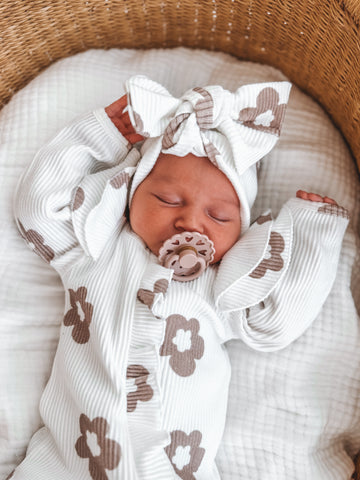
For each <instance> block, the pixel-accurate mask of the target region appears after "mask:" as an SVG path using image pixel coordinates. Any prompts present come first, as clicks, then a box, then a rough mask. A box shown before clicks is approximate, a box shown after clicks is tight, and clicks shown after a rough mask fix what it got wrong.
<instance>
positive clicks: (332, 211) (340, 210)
mask: <svg viewBox="0 0 360 480" xmlns="http://www.w3.org/2000/svg"><path fill="white" fill-rule="evenodd" d="M318 212H319V213H325V214H327V215H335V216H337V217H342V218H347V219H348V218H349V217H350V215H349V211H348V210H347V209H346V208H344V207H340V205H330V204H327V205H323V206H322V207H319V208H318Z"/></svg>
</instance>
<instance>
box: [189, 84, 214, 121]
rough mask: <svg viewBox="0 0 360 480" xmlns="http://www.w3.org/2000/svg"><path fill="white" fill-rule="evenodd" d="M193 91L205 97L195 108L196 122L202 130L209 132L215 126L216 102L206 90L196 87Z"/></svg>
mask: <svg viewBox="0 0 360 480" xmlns="http://www.w3.org/2000/svg"><path fill="white" fill-rule="evenodd" d="M193 90H194V92H198V93H200V95H201V96H202V97H203V98H202V99H201V100H198V101H197V102H196V105H195V107H194V110H195V115H196V122H197V124H198V125H199V127H200V129H201V130H209V128H211V127H212V124H213V113H214V100H213V98H212V96H211V95H210V93H209V92H208V91H207V90H205V89H204V88H201V87H196V88H194V89H193Z"/></svg>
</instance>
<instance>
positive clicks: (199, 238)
mask: <svg viewBox="0 0 360 480" xmlns="http://www.w3.org/2000/svg"><path fill="white" fill-rule="evenodd" d="M214 254H215V248H214V244H213V242H212V241H211V240H210V239H209V238H208V237H207V236H206V235H202V234H201V233H198V232H182V233H177V234H175V235H174V236H172V237H171V238H169V239H168V240H166V241H165V242H164V244H163V246H162V247H161V248H160V251H159V261H160V263H161V264H162V265H163V266H164V267H167V268H171V269H172V270H174V275H173V278H174V280H178V281H180V282H186V281H189V280H194V279H195V278H197V277H199V276H200V275H201V274H202V272H203V271H204V270H205V269H206V267H207V266H208V265H209V264H210V263H211V262H212V260H213V259H214Z"/></svg>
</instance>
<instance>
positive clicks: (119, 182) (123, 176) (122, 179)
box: [110, 172, 130, 189]
mask: <svg viewBox="0 0 360 480" xmlns="http://www.w3.org/2000/svg"><path fill="white" fill-rule="evenodd" d="M129 181H130V176H129V174H128V173H127V172H120V173H118V174H117V175H116V176H115V177H114V178H112V179H111V180H110V185H111V186H112V187H113V188H116V189H119V188H121V187H122V186H123V185H124V184H125V185H126V186H128V185H129Z"/></svg>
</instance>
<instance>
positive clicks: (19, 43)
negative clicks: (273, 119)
mask: <svg viewBox="0 0 360 480" xmlns="http://www.w3.org/2000/svg"><path fill="white" fill-rule="evenodd" d="M0 42H1V55H0V105H1V106H2V105H4V104H6V103H7V102H8V101H9V99H10V98H11V96H12V95H13V94H14V93H15V92H16V91H18V90H19V89H20V88H22V87H24V86H25V85H26V84H27V83H28V82H29V81H30V80H31V79H32V78H34V77H35V76H36V75H37V74H38V73H39V72H40V71H41V70H43V69H44V68H45V67H47V66H48V65H50V64H51V63H52V62H54V61H56V60H58V59H60V58H63V57H66V56H69V55H73V54H75V53H78V52H81V51H85V50H87V49H90V48H101V49H107V48H110V47H118V48H150V47H152V48H160V47H161V48H167V47H176V46H180V45H181V46H186V47H193V48H203V49H207V50H218V51H223V52H226V53H230V54H232V55H234V56H236V57H238V58H240V59H244V60H252V61H257V62H261V63H265V64H270V65H272V66H274V67H276V68H278V69H280V70H282V71H283V72H284V74H285V75H287V76H288V78H289V79H290V80H291V81H292V82H293V83H295V84H296V85H298V86H299V87H300V88H301V89H302V90H303V91H305V92H306V93H308V94H310V95H311V96H312V97H313V98H315V99H316V100H317V101H318V102H319V103H320V104H321V105H322V106H323V107H324V109H325V110H326V111H327V112H328V114H329V115H330V117H331V118H332V120H333V121H334V123H335V125H336V126H337V127H338V128H339V129H340V130H341V132H342V133H343V135H344V137H345V139H346V140H347V142H348V144H349V147H350V149H351V151H352V153H353V155H354V157H355V160H356V162H357V165H358V167H359V168H360V2H359V1H358V0H327V1H324V0H306V1H304V0H170V1H168V0H21V1H17V2H14V1H13V0H2V1H1V3H0ZM357 470H358V472H360V465H358V466H357ZM358 475H359V477H358V478H360V474H359V473H358Z"/></svg>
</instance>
